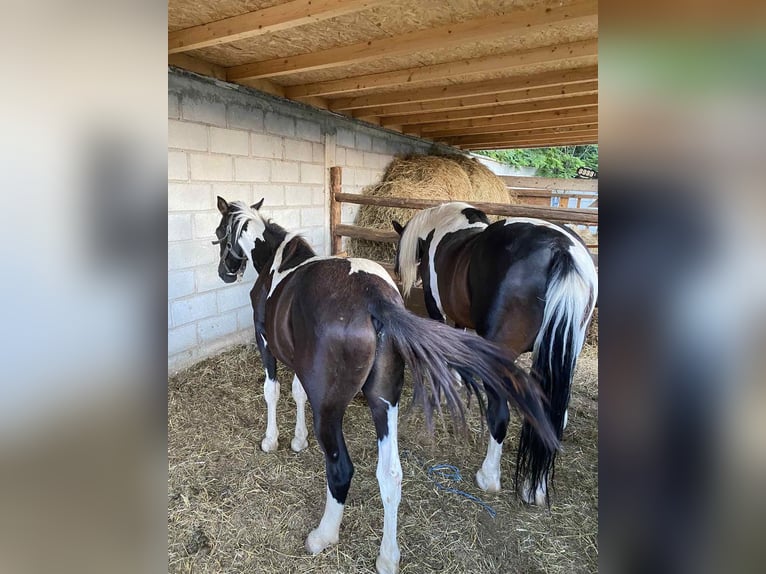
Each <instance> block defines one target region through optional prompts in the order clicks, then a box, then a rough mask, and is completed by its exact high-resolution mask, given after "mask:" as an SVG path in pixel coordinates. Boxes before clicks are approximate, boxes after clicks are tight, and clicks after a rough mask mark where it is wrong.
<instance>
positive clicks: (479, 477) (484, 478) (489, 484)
mask: <svg viewBox="0 0 766 574" xmlns="http://www.w3.org/2000/svg"><path fill="white" fill-rule="evenodd" d="M502 454H503V443H502V442H497V441H496V440H495V439H494V437H493V436H492V435H490V437H489V445H488V446H487V456H486V457H485V458H484V463H483V464H482V465H481V468H480V469H479V471H478V472H477V473H476V483H477V484H478V485H479V488H481V489H482V490H485V491H487V492H497V491H499V490H500V458H501V456H502Z"/></svg>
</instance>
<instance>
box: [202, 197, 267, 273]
mask: <svg viewBox="0 0 766 574" xmlns="http://www.w3.org/2000/svg"><path fill="white" fill-rule="evenodd" d="M261 205H263V199H261V201H259V202H258V203H256V204H254V205H252V206H250V207H248V206H247V205H245V204H244V203H242V202H241V201H233V202H231V203H228V202H227V201H226V200H225V199H224V198H222V197H220V196H219V197H218V211H220V212H221V221H220V223H219V224H218V227H217V228H216V230H215V235H216V237H217V239H216V240H215V241H213V245H219V246H220V255H219V257H220V259H219V261H218V276H219V277H220V278H221V279H222V280H223V282H224V283H233V282H234V281H236V280H237V279H238V278H240V277H241V276H242V274H243V273H244V272H245V267H246V266H247V259H248V257H249V255H250V249H252V244H253V243H254V242H255V240H256V237H257V238H262V237H263V232H264V229H265V224H264V222H263V219H262V218H261V217H260V215H259V214H258V209H260V207H261Z"/></svg>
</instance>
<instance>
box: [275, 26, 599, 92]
mask: <svg viewBox="0 0 766 574" xmlns="http://www.w3.org/2000/svg"><path fill="white" fill-rule="evenodd" d="M597 55H598V45H597V43H596V41H594V40H586V41H584V42H572V43H571V44H561V45H556V46H543V47H541V48H532V49H530V50H521V51H514V52H508V53H505V54H492V55H490V56H482V57H479V58H467V59H462V60H455V61H453V62H445V63H443V64H433V65H430V66H419V67H414V68H404V69H401V70H394V71H391V72H380V73H377V74H367V75H362V76H354V77H351V78H343V79H341V80H328V81H325V82H317V83H314V84H303V85H299V86H289V87H286V88H285V96H286V97H288V98H291V99H297V100H301V99H303V98H307V97H311V96H329V95H333V94H343V93H349V92H364V91H368V90H374V89H377V88H385V87H391V86H408V87H409V86H412V85H414V84H417V83H419V82H427V81H434V80H445V79H449V78H454V77H459V76H468V75H471V74H480V73H487V72H499V71H508V70H513V69H516V68H521V67H524V66H529V65H533V64H550V63H554V62H558V61H561V60H567V61H570V60H578V59H581V58H588V59H593V58H594V57H595V56H597Z"/></svg>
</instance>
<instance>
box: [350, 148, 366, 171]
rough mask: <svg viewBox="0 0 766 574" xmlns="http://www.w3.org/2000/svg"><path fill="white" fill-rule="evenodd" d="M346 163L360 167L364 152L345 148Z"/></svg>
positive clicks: (362, 163)
mask: <svg viewBox="0 0 766 574" xmlns="http://www.w3.org/2000/svg"><path fill="white" fill-rule="evenodd" d="M346 165H348V166H351V167H362V166H363V165H364V154H363V152H361V151H358V150H355V149H347V150H346Z"/></svg>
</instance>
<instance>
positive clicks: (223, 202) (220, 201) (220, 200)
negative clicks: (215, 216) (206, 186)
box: [218, 195, 229, 215]
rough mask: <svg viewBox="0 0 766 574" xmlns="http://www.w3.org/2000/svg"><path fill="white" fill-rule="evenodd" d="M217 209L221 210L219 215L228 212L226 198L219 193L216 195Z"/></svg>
mask: <svg viewBox="0 0 766 574" xmlns="http://www.w3.org/2000/svg"><path fill="white" fill-rule="evenodd" d="M218 211H220V212H221V215H226V214H227V213H229V204H228V203H226V200H225V199H224V198H223V197H221V196H220V195H219V196H218Z"/></svg>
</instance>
